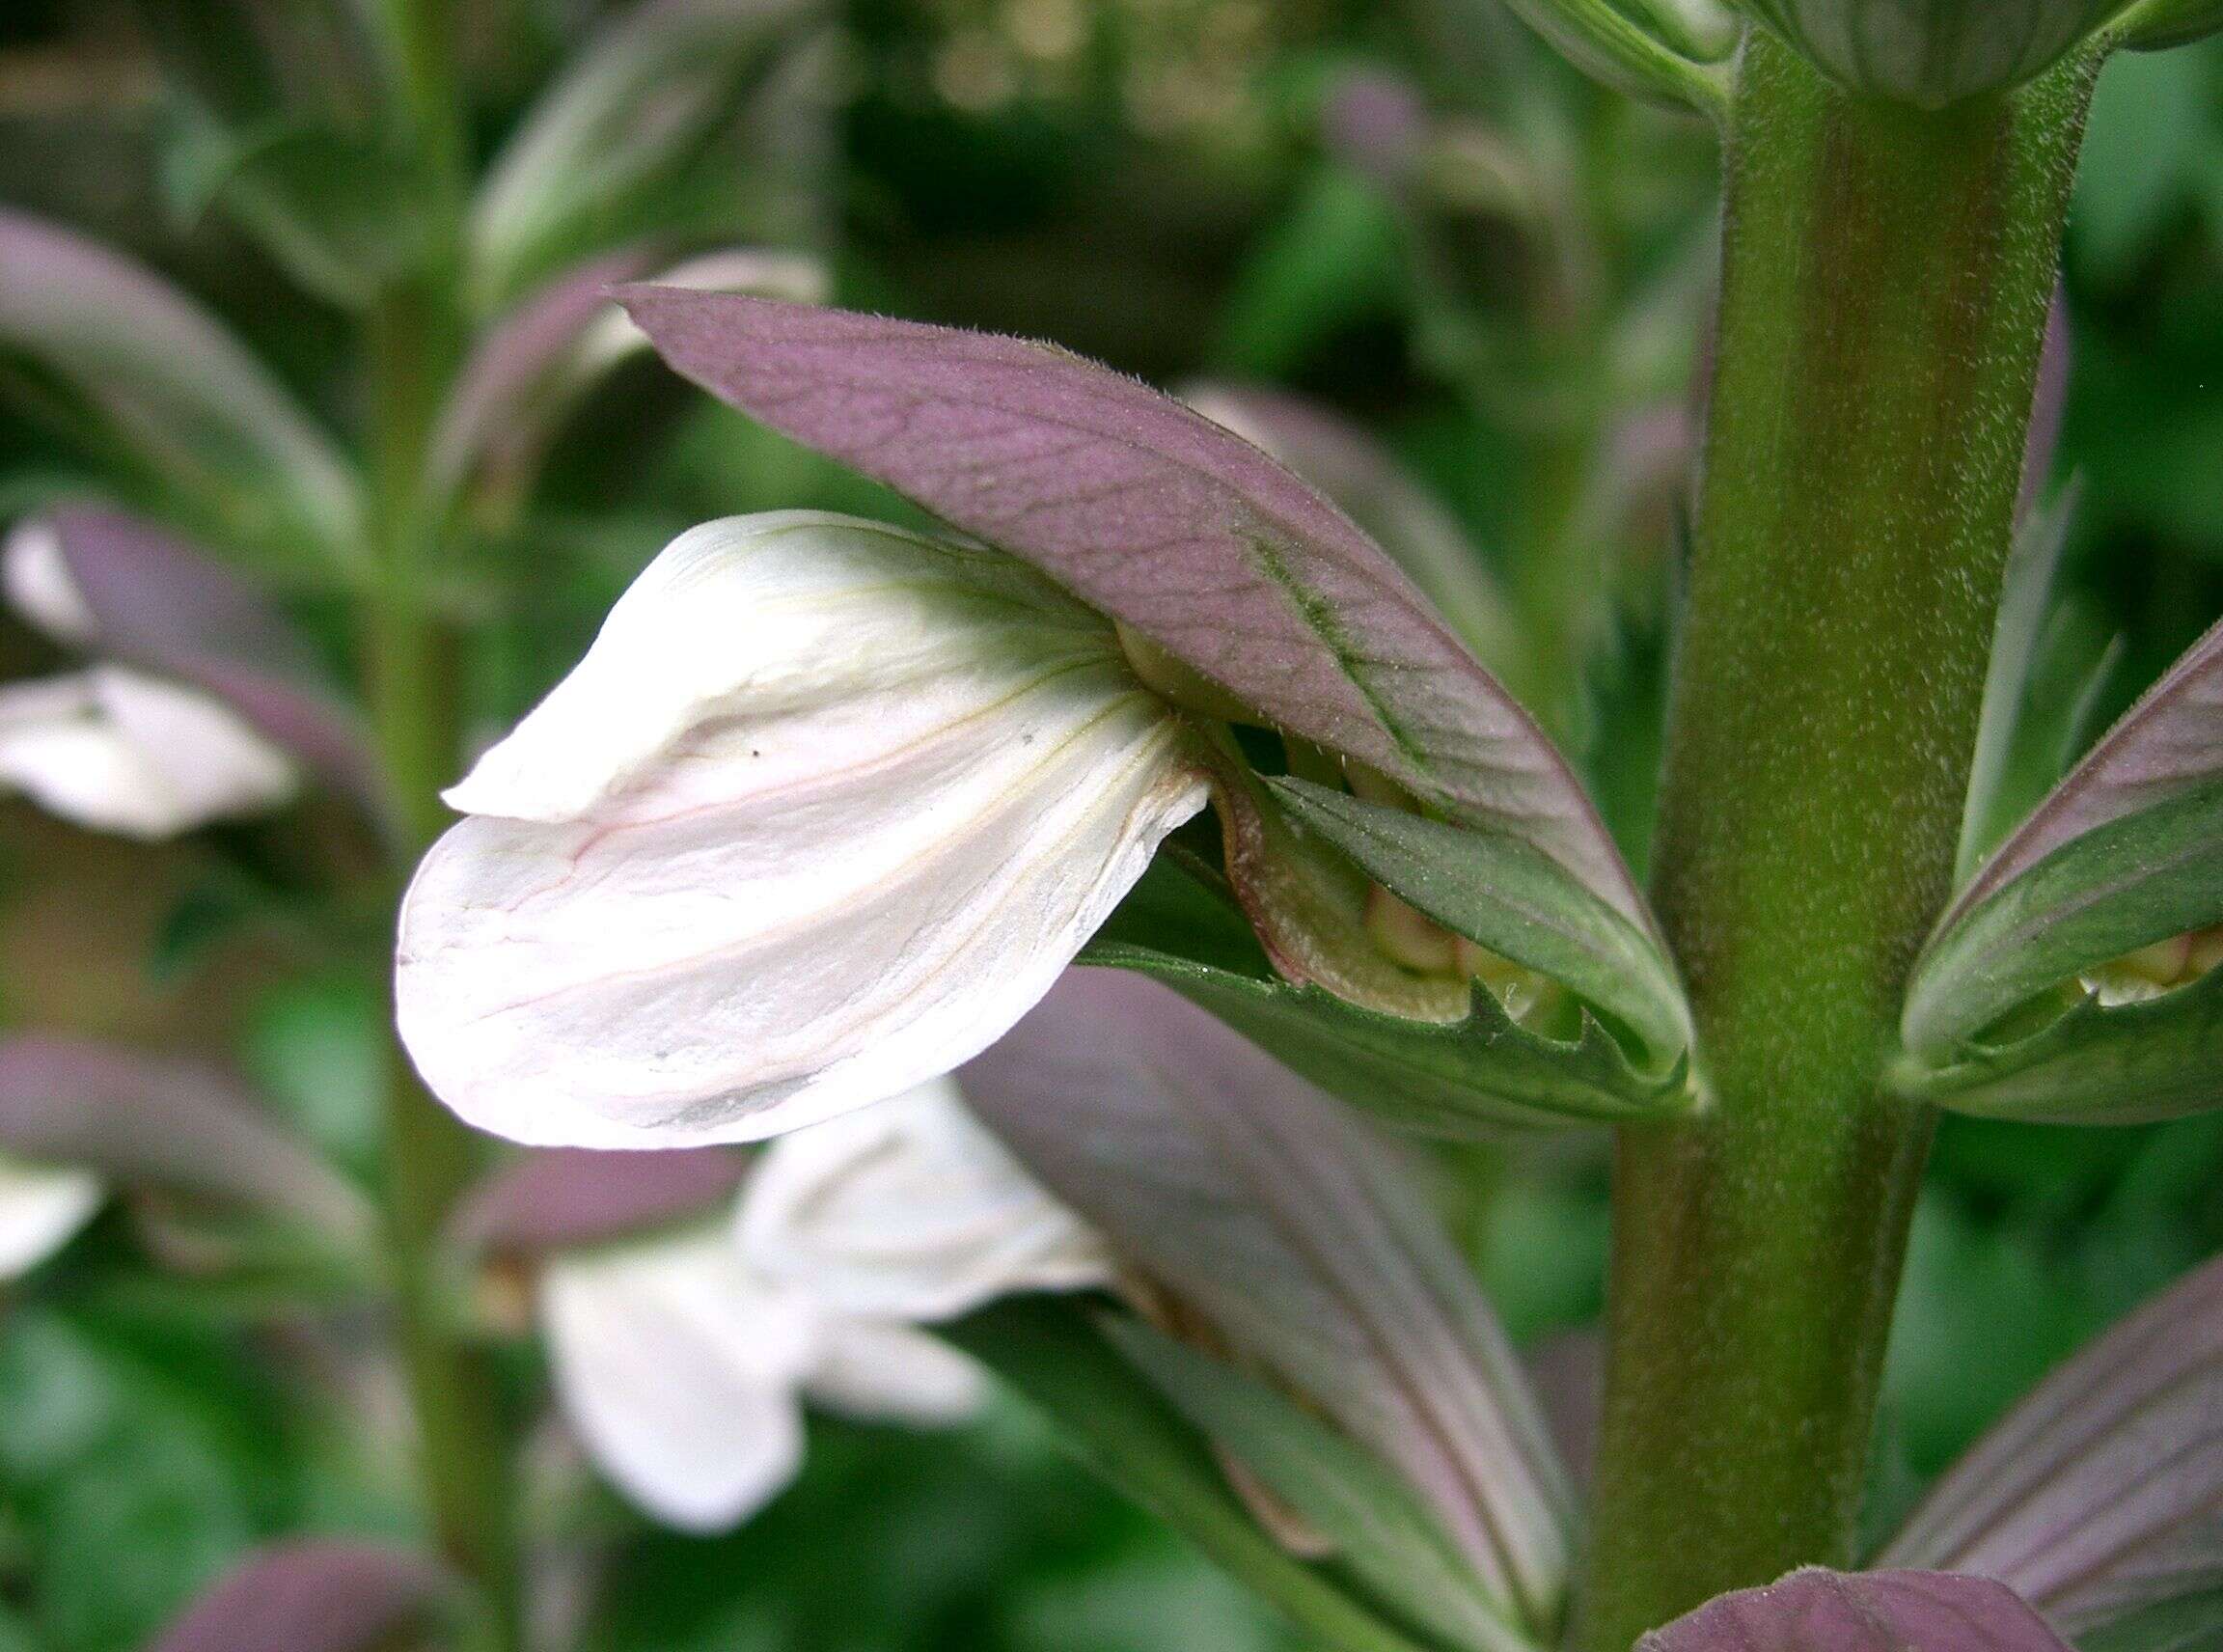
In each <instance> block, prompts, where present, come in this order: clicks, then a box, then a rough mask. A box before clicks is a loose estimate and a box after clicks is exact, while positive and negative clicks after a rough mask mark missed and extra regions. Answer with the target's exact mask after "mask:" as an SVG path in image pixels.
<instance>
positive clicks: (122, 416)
mask: <svg viewBox="0 0 2223 1652" xmlns="http://www.w3.org/2000/svg"><path fill="white" fill-rule="evenodd" d="M10 359H13V360H17V361H20V362H22V363H24V364H25V365H26V366H27V367H28V368H29V369H30V370H31V374H32V378H33V380H34V381H35V383H36V385H37V386H38V388H39V389H40V391H41V405H47V404H48V402H49V401H52V402H53V403H54V406H53V410H54V411H56V412H58V413H60V414H62V415H63V416H64V417H65V418H66V419H67V420H68V421H69V424H70V426H71V427H72V429H75V430H77V431H78V433H80V434H81V435H83V436H85V437H86V439H87V440H89V441H97V442H103V443H106V442H113V443H114V444H116V447H117V449H118V451H119V453H120V454H122V455H123V456H124V458H125V459H126V462H129V463H131V464H134V465H136V466H137V467H139V469H140V470H141V471H142V472H144V473H145V474H148V475H151V476H153V477H157V478H160V479H162V480H163V482H165V484H166V485H168V486H171V487H174V488H177V489H178V490H180V491H182V492H184V493H186V494H188V495H190V496H191V497H192V499H193V500H194V502H195V507H196V509H197V510H198V512H199V514H200V516H201V517H202V518H204V519H206V521H208V522H210V523H216V524H222V525H223V526H224V527H225V528H226V529H227V530H228V531H230V532H231V533H232V534H233V536H234V537H236V538H237V539H238V540H239V541H240V542H241V543H243V544H250V545H255V546H259V547H264V548H269V549H273V550H276V551H279V552H282V553H285V554H288V555H293V554H297V553H298V552H299V551H300V550H301V549H302V548H303V546H304V545H314V546H316V547H317V548H318V549H319V550H320V551H321V552H323V553H324V554H328V555H330V554H344V552H345V550H346V548H347V547H348V546H349V545H350V544H352V543H353V541H354V538H355V531H356V527H357V523H358V515H359V510H360V499H359V496H358V492H357V487H356V482H355V478H354V475H353V473H352V472H351V471H350V469H349V468H348V466H347V464H346V462H345V461H344V460H343V458H342V457H341V456H340V454H339V451H338V450H337V449H336V448H335V447H334V446H333V444H332V442H331V440H330V438H329V437H327V436H326V435H325V434H324V432H323V431H322V430H320V429H318V428H317V427H316V425H315V424H314V423H313V422H312V421H311V420H310V419H309V417H308V415H307V414H306V413H304V412H303V411H302V410H301V408H300V406H299V405H298V404H297V403H296V402H295V401H294V400H293V399H292V398H291V397H290V396H289V395H288V393H287V392H286V390H285V388H284V387H283V386H281V385H280V384H279V383H278V382H277V380H275V379H274V378H272V377H271V376H270V374H269V373H268V372H266V371H265V370H264V369H263V367H262V365H261V363H260V362H258V361H257V360H256V359H255V358H254V357H253V356H251V355H249V354H248V353H247V352H246V350H245V349H243V348H242V347H241V346H240V344H239V343H238V341H237V340H235V339H234V338H233V337H232V335H231V334H230V333H228V332H226V331H225V329H224V328H223V326H222V325H221V324H220V323H219V322H218V321H217V320H216V319H215V317H212V316H210V315H209V314H208V313H207V312H206V311H205V310H203V309H202V308H201V307H200V305H198V304H196V303H195V302H194V301H193V300H192V299H190V298H188V297H186V296H185V295H184V294H183V293H182V292H180V291H178V289H176V288H174V287H172V286H171V285H170V284H169V283H168V282H166V281H164V280H163V279H162V278H161V277H160V276H158V275H156V274H154V273H153V272H152V271H151V270H149V269H147V268H144V267H143V266H141V265H139V264H137V263H134V262H130V261H129V260H127V259H124V258H121V257H119V256H118V255H117V254H115V253H113V252H110V251H108V250H107V249H106V248H104V247H101V246H98V245H96V243H94V242H92V241H89V240H87V239H85V238H84V237H83V236H80V235H77V234H72V233H71V232H69V231H68V230H65V229H62V228H60V227H59V226H57V225H53V224H48V223H45V222H42V221H41V220H40V219H37V218H32V217H28V216H26V215H24V214H22V213H19V212H11V211H7V210H4V209H0V360H10Z"/></svg>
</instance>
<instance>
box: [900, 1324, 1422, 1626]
mask: <svg viewBox="0 0 2223 1652" xmlns="http://www.w3.org/2000/svg"><path fill="white" fill-rule="evenodd" d="M936 1329H937V1330H938V1331H939V1332H940V1333H941V1335H944V1336H946V1337H947V1338H948V1340H949V1341H951V1342H953V1343H955V1344H956V1345H957V1346H958V1347H960V1348H962V1349H964V1350H965V1351H966V1352H967V1353H969V1354H971V1355H972V1356H973V1357H974V1359H976V1360H978V1361H979V1362H980V1363H982V1364H984V1365H986V1366H987V1367H988V1368H989V1369H990V1370H992V1371H994V1372H995V1373H996V1374H997V1375H998V1376H1000V1377H1001V1378H1002V1379H1003V1381H1005V1382H1006V1383H1008V1384H1009V1385H1010V1386H1011V1387H1012V1388H1013V1389H1014V1390H1017V1391H1018V1392H1019V1394H1020V1395H1021V1396H1022V1397H1024V1398H1025V1399H1027V1400H1028V1401H1029V1402H1030V1403H1032V1404H1033V1405H1034V1406H1035V1407H1036V1408H1037V1409H1038V1410H1040V1411H1041V1412H1042V1413H1043V1415H1044V1416H1046V1417H1047V1418H1049V1419H1050V1421H1051V1422H1052V1424H1053V1425H1055V1427H1056V1428H1057V1432H1058V1434H1059V1436H1060V1438H1061V1439H1062V1441H1063V1443H1064V1444H1065V1445H1066V1447H1067V1449H1069V1450H1070V1451H1071V1452H1072V1453H1073V1454H1074V1456H1076V1457H1077V1458H1079V1459H1080V1460H1081V1462H1082V1463H1083V1464H1084V1465H1085V1466H1086V1467H1087V1468H1088V1469H1090V1470H1091V1471H1093V1472H1094V1473H1097V1474H1099V1475H1101V1476H1102V1477H1103V1478H1104V1479H1105V1480H1106V1481H1108V1482H1109V1483H1110V1484H1111V1485H1112V1486H1113V1487H1115V1488H1117V1489H1118V1490H1119V1491H1121V1492H1123V1493H1125V1494H1126V1495H1127V1496H1128V1497H1130V1498H1132V1499H1134V1500H1135V1501H1137V1502H1138V1503H1139V1504H1141V1505H1142V1507H1144V1508H1146V1509H1148V1510H1149V1511H1150V1512H1151V1513H1152V1514H1155V1515H1156V1516H1158V1518H1159V1519H1161V1520H1163V1521H1165V1522H1166V1524H1167V1525H1169V1526H1171V1527H1173V1528H1176V1529H1178V1530H1180V1531H1182V1532H1184V1533H1186V1534H1187V1535H1188V1536H1189V1537H1190V1539H1191V1540H1192V1541H1194V1543H1195V1544H1196V1546H1197V1547H1198V1548H1199V1549H1201V1550H1203V1551H1204V1553H1205V1554H1206V1555H1207V1556H1210V1558H1211V1559H1212V1560H1213V1561H1214V1562H1215V1563H1216V1564H1218V1565H1219V1566H1221V1568H1222V1569H1223V1570H1225V1571H1226V1572H1227V1573H1228V1575H1229V1576H1231V1577H1233V1578H1234V1579H1236V1580H1237V1581H1238V1582H1239V1583H1243V1584H1245V1585H1246V1586H1247V1587H1249V1589H1250V1590H1251V1591H1252V1592H1253V1593H1255V1594H1257V1595H1258V1596H1259V1597H1260V1598H1261V1599H1263V1600H1265V1601H1268V1602H1269V1603H1271V1604H1272V1605H1273V1606H1275V1607H1276V1608H1277V1609H1279V1610H1280V1611H1282V1612H1283V1613H1285V1614H1286V1615H1287V1616H1288V1617H1289V1619H1290V1620H1291V1621H1292V1622H1294V1623H1295V1624H1297V1625H1298V1626H1299V1627H1300V1628H1301V1629H1303V1630H1304V1632H1305V1634H1306V1635H1307V1636H1308V1637H1309V1638H1311V1639H1313V1640H1315V1641H1316V1642H1317V1643H1318V1644H1319V1645H1321V1646H1322V1647H1325V1648H1329V1649H1331V1652H1426V1649H1425V1648H1424V1647H1423V1646H1422V1644H1421V1643H1420V1642H1418V1641H1416V1640H1413V1638H1410V1637H1408V1636H1407V1635H1405V1634H1404V1633H1403V1632H1401V1631H1399V1630H1397V1629H1395V1628H1392V1627H1391V1626H1390V1625H1389V1624H1387V1623H1386V1622H1385V1621H1383V1620H1382V1619H1381V1618H1380V1617H1379V1616H1377V1615H1376V1614H1375V1613H1374V1612H1373V1611H1369V1610H1368V1609H1367V1608H1365V1607H1364V1606H1361V1605H1360V1604H1359V1602H1358V1601H1356V1600H1354V1599H1353V1598H1352V1597H1351V1595H1350V1594H1348V1593H1347V1592H1346V1591H1345V1590H1343V1589H1342V1588H1340V1587H1339V1586H1337V1584H1336V1583H1333V1582H1331V1580H1330V1579H1328V1578H1327V1577H1325V1576H1323V1575H1322V1574H1321V1573H1320V1572H1318V1571H1316V1570H1315V1569H1314V1568H1313V1567H1311V1566H1309V1565H1306V1564H1305V1563H1304V1561H1302V1560H1300V1559H1298V1558H1297V1557H1296V1556H1293V1555H1291V1554H1290V1553H1289V1552H1288V1551H1287V1550H1285V1549H1283V1548H1282V1547H1281V1546H1280V1544H1278V1543H1277V1542H1276V1541H1275V1540H1274V1538H1273V1537H1272V1536H1270V1535H1269V1534H1268V1533H1267V1532H1266V1531H1265V1530H1264V1529H1263V1528H1260V1526H1259V1525H1258V1523H1257V1522H1256V1521H1255V1520H1254V1519H1252V1518H1251V1516H1250V1512H1249V1510H1248V1509H1246V1508H1245V1507H1244V1506H1243V1503H1242V1501H1241V1500H1240V1499H1239V1498H1238V1497H1237V1496H1236V1495H1235V1493H1234V1491H1233V1490H1232V1489H1231V1488H1230V1487H1229V1486H1228V1484H1227V1477H1226V1474H1225V1473H1223V1472H1222V1471H1221V1467H1220V1465H1219V1463H1218V1461H1217V1460H1216V1459H1215V1458H1214V1456H1213V1454H1212V1448H1211V1446H1210V1445H1209V1444H1208V1443H1207V1442H1206V1441H1205V1439H1204V1438H1203V1436H1202V1435H1200V1434H1199V1433H1198V1432H1197V1431H1196V1430H1195V1428H1194V1427H1193V1426H1192V1425H1191V1424H1190V1423H1189V1422H1188V1421H1187V1420H1185V1419H1184V1418H1182V1417H1181V1415H1180V1414H1179V1413H1178V1412H1177V1411H1175V1410H1174V1409H1173V1407H1172V1406H1171V1405H1169V1404H1168V1403H1167V1402H1166V1399H1165V1398H1164V1397H1163V1396H1162V1395H1160V1394H1159V1392H1158V1391H1157V1390H1155V1389H1154V1388H1152V1387H1151V1386H1150V1384H1149V1383H1148V1382H1147V1381H1145V1380H1144V1379H1143V1377H1142V1376H1141V1374H1140V1373H1139V1372H1138V1371H1137V1370H1136V1369H1135V1368H1134V1367H1133V1366H1132V1365H1130V1364H1128V1363H1127V1362H1126V1361H1125V1360H1123V1359H1121V1358H1120V1357H1119V1355H1118V1354H1117V1353H1116V1352H1114V1351H1113V1349H1112V1348H1111V1344H1110V1343H1109V1342H1108V1341H1106V1340H1105V1337H1104V1335H1103V1333H1102V1332H1101V1331H1100V1330H1099V1329H1098V1328H1097V1327H1096V1326H1095V1325H1094V1324H1092V1323H1091V1321H1090V1315H1089V1313H1088V1310H1087V1309H1086V1308H1083V1307H1082V1306H1081V1305H1080V1304H1079V1303H1077V1302H1075V1301H1073V1300H1071V1299H1069V1298H1064V1297H1049V1296H1031V1297H1010V1298H1006V1299H1005V1300H1003V1301H1002V1302H998V1303H994V1304H991V1305H990V1306H989V1307H987V1308H981V1309H978V1310H977V1311H975V1312H974V1313H971V1314H969V1315H967V1316H966V1317H965V1318H963V1319H960V1320H957V1321H954V1322H953V1323H951V1324H948V1325H944V1326H938V1327H937V1328H936Z"/></svg>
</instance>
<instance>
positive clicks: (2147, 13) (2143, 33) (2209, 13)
mask: <svg viewBox="0 0 2223 1652" xmlns="http://www.w3.org/2000/svg"><path fill="white" fill-rule="evenodd" d="M2115 27H2116V30H2117V32H2118V34H2119V35H2120V37H2121V39H2122V41H2123V43H2124V44H2125V45H2127V46H2128V47H2129V48H2130V49H2131V50H2132V51H2167V50H2168V49H2169V48H2170V47H2172V46H2188V45H2190V44H2191V43H2192V42H2193V41H2199V40H2205V39H2207V37H2208V36H2209V35H2211V34H2213V33H2215V31H2216V30H2218V29H2223V0H2145V3H2144V4H2143V5H2138V6H2133V7H2131V8H2130V10H2129V11H2128V12H2127V13H2125V14H2124V15H2123V19H2122V21H2121V22H2119V23H2117V24H2116V25H2115Z"/></svg>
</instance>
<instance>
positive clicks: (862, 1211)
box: [737, 1079, 1111, 1323]
mask: <svg viewBox="0 0 2223 1652" xmlns="http://www.w3.org/2000/svg"><path fill="white" fill-rule="evenodd" d="M737 1226H738V1232H739V1236H740V1243H741V1250H742V1253H743V1254H744V1255H745V1256H746V1257H747V1258H748V1259H749V1261H750V1262H751V1263H752V1264H753V1265H754V1266H755V1268H756V1270H757V1271H758V1272H759V1273H761V1274H763V1275H764V1276H765V1277H766V1278H769V1279H774V1280H781V1281H782V1282H785V1283H790V1284H795V1285H798V1286H802V1287H804V1288H807V1289H809V1290H810V1292H811V1293H812V1294H813V1295H814V1296H816V1297H818V1298H819V1299H820V1300H821V1301H824V1302H826V1303H829V1304H831V1305H833V1306H835V1307H837V1308H840V1309H842V1310H843V1311H845V1312H849V1313H856V1314H864V1315H871V1316H877V1317H881V1318H888V1319H908V1320H916V1321H919V1322H920V1323H933V1322H935V1321H939V1320H944V1319H951V1318H954V1317H955V1316H957V1315H958V1314H961V1313H965V1312H968V1311H970V1310H971V1309H973V1308H977V1307H979V1306H980V1305H981V1304H983V1303H986V1302H988V1301H991V1300H992V1299H994V1298H996V1297H999V1296H1002V1295H1005V1294H1008V1293H1011V1292H1016V1291H1029V1290H1049V1291H1064V1290H1082V1289H1085V1288H1087V1287H1089V1286H1092V1285H1099V1284H1103V1283H1106V1282H1108V1281H1109V1280H1110V1279H1111V1258H1110V1256H1109V1254H1108V1253H1107V1252H1106V1251H1105V1249H1104V1245H1103V1243H1102V1241H1101V1240H1099V1239H1098V1238H1097V1237H1096V1235H1095V1233H1094V1232H1093V1231H1092V1230H1091V1229H1089V1228H1088V1227H1087V1226H1086V1225H1084V1223H1083V1222H1082V1221H1081V1219H1080V1218H1079V1217H1077V1216H1075V1215H1074V1214H1073V1213H1072V1212H1071V1211H1070V1210H1068V1209H1067V1208H1066V1207H1065V1206H1064V1205H1062V1204H1059V1203H1058V1202H1057V1200H1056V1199H1054V1198H1051V1197H1050V1195H1049V1194H1048V1193H1046V1192H1044V1191H1043V1189H1042V1187H1041V1186H1040V1184H1039V1183H1037V1182H1036V1181H1034V1179H1033V1178H1032V1177H1031V1176H1029V1175H1028V1173H1027V1172H1026V1171H1025V1170H1023V1169H1021V1168H1020V1165H1019V1162H1018V1161H1017V1160H1016V1159H1014V1158H1013V1157H1012V1156H1011V1154H1010V1153H1009V1152H1008V1151H1007V1150H1006V1149H1005V1148H1004V1146H1003V1144H1002V1143H1001V1142H999V1141H997V1140H996V1138H995V1137H994V1136H992V1135H990V1134H989V1132H988V1130H987V1129H986V1127H985V1126H983V1125H982V1124H981V1123H980V1122H979V1121H978V1120H977V1119H975V1118H974V1116H973V1115H972V1113H971V1112H970V1110H968V1109H967V1107H966V1106H965V1102H964V1098H963V1096H962V1095H961V1094H960V1093H959V1092H958V1089H957V1086H956V1085H955V1083H954V1082H953V1081H951V1080H949V1079H937V1080H935V1081H933V1082H932V1083H930V1084H925V1085H921V1086H919V1088H916V1089H913V1090H910V1091H907V1092H906V1093H904V1094H903V1095H900V1096H898V1097H896V1098H894V1099H893V1100H892V1101H888V1102H884V1103H882V1104H881V1105H880V1106H878V1107H874V1108H871V1109H869V1110H867V1111H865V1112H863V1113H852V1114H848V1115H844V1116H842V1117H840V1118H836V1119H831V1120H829V1121H828V1122H826V1123H824V1124H814V1125H812V1126H811V1127H810V1129H808V1130H800V1131H797V1132H796V1133H795V1134H793V1135H791V1136H786V1137H782V1139H781V1140H780V1141H779V1142H777V1143H773V1145H772V1146H771V1148H770V1149H769V1150H767V1151H766V1153H765V1154H764V1156H763V1158H762V1159H761V1160H760V1161H759V1162H758V1164H757V1166H756V1169H755V1171H754V1172H753V1173H752V1174H751V1176H750V1178H749V1185H748V1189H747V1191H746V1192H745V1193H744V1195H743V1196H742V1199H741V1208H740V1216H739V1221H738V1225H737Z"/></svg>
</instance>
